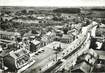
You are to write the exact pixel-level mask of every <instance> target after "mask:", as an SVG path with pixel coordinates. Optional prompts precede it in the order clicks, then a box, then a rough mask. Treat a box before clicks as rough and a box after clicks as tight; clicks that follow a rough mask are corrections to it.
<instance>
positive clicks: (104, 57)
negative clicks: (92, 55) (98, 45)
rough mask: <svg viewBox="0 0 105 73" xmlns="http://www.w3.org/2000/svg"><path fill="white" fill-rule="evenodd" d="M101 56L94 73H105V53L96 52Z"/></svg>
mask: <svg viewBox="0 0 105 73" xmlns="http://www.w3.org/2000/svg"><path fill="white" fill-rule="evenodd" d="M95 52H96V53H97V54H98V55H99V58H98V59H97V61H96V65H95V68H94V72H105V51H101V50H95Z"/></svg>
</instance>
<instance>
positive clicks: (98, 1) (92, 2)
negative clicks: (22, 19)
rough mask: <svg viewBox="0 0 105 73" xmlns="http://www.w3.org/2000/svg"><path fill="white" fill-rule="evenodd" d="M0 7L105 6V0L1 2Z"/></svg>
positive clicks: (12, 0)
mask: <svg viewBox="0 0 105 73" xmlns="http://www.w3.org/2000/svg"><path fill="white" fill-rule="evenodd" d="M0 6H41V7H42V6H50V7H76V6H77V7H78V6H105V0H0Z"/></svg>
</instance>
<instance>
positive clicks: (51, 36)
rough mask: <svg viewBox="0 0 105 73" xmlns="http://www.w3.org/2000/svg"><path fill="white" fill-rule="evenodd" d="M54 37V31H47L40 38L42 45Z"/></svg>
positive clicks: (51, 40)
mask: <svg viewBox="0 0 105 73" xmlns="http://www.w3.org/2000/svg"><path fill="white" fill-rule="evenodd" d="M55 37H56V33H55V32H54V31H49V32H48V33H46V34H45V35H44V36H42V38H41V42H42V43H43V44H42V45H47V44H49V43H51V42H53V40H54V38H55Z"/></svg>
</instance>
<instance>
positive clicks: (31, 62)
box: [17, 60, 35, 73]
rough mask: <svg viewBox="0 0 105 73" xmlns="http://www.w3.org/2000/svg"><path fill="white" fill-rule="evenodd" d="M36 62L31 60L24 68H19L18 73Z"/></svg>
mask: <svg viewBox="0 0 105 73" xmlns="http://www.w3.org/2000/svg"><path fill="white" fill-rule="evenodd" d="M34 63H35V60H32V61H30V62H29V63H28V64H27V65H26V66H24V67H23V68H21V69H19V70H18V71H17V73H21V72H23V71H25V70H26V69H27V68H29V67H30V66H31V65H32V64H34Z"/></svg>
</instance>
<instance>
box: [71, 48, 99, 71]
mask: <svg viewBox="0 0 105 73" xmlns="http://www.w3.org/2000/svg"><path fill="white" fill-rule="evenodd" d="M97 59H98V55H97V53H96V52H95V51H94V50H93V49H89V50H87V51H85V52H84V53H83V54H82V55H81V56H79V57H78V58H77V62H76V65H75V66H74V67H73V68H72V70H71V72H81V73H91V72H92V71H93V69H94V66H95V63H96V61H97Z"/></svg>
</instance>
